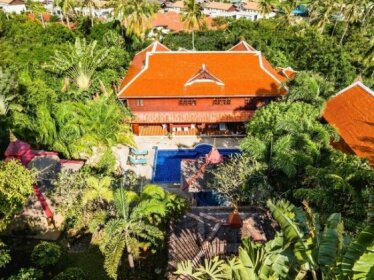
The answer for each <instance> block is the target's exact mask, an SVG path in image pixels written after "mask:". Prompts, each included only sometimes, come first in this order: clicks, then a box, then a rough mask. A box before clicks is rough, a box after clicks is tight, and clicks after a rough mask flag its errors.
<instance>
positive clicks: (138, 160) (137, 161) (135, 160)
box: [129, 156, 147, 165]
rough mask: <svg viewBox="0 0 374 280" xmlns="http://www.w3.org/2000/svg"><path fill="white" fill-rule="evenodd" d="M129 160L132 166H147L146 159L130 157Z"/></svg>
mask: <svg viewBox="0 0 374 280" xmlns="http://www.w3.org/2000/svg"><path fill="white" fill-rule="evenodd" d="M129 160H130V163H131V164H132V165H139V164H147V159H146V158H134V157H132V156H129Z"/></svg>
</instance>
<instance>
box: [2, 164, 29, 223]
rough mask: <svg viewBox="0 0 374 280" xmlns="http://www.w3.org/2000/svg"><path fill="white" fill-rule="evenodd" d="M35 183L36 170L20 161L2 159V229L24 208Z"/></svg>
mask: <svg viewBox="0 0 374 280" xmlns="http://www.w3.org/2000/svg"><path fill="white" fill-rule="evenodd" d="M34 183H35V174H34V172H33V171H31V170H28V169H26V168H25V167H23V166H22V165H21V163H19V162H18V161H15V160H10V161H6V162H4V161H0V230H4V229H5V228H6V226H7V225H8V223H9V222H10V221H11V220H12V218H13V217H14V215H15V214H17V213H18V212H20V211H21V210H22V208H23V206H24V205H25V203H26V201H27V200H28V198H29V196H30V195H31V193H32V192H33V185H34Z"/></svg>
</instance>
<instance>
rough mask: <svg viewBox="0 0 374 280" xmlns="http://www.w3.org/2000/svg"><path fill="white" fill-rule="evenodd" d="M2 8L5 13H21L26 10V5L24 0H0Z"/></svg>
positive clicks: (0, 8)
mask: <svg viewBox="0 0 374 280" xmlns="http://www.w3.org/2000/svg"><path fill="white" fill-rule="evenodd" d="M0 10H3V11H4V12H5V13H16V14H20V13H22V12H25V11H26V5H25V2H24V1H22V0H0Z"/></svg>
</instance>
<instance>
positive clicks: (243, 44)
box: [229, 40, 257, 52]
mask: <svg viewBox="0 0 374 280" xmlns="http://www.w3.org/2000/svg"><path fill="white" fill-rule="evenodd" d="M229 51H232V52H236V51H249V52H256V51H257V50H256V49H255V48H254V47H252V46H251V45H250V44H248V43H247V42H246V41H243V40H241V41H240V42H239V43H237V44H236V45H235V46H233V47H232V48H231V49H229Z"/></svg>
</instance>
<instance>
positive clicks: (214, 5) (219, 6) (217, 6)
mask: <svg viewBox="0 0 374 280" xmlns="http://www.w3.org/2000/svg"><path fill="white" fill-rule="evenodd" d="M204 7H205V8H207V9H214V10H222V11H229V10H230V9H231V8H234V5H233V4H230V3H223V2H209V3H208V4H206V5H205V6H204Z"/></svg>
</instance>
